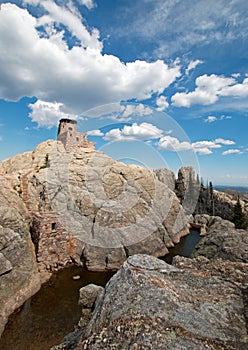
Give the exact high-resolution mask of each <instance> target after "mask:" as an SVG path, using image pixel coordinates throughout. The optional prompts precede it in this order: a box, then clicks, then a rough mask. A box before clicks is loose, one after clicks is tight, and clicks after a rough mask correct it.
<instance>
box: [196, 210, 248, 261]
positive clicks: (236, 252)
mask: <svg viewBox="0 0 248 350" xmlns="http://www.w3.org/2000/svg"><path fill="white" fill-rule="evenodd" d="M195 220H196V222H199V223H203V222H204V223H205V225H206V226H207V227H208V230H207V234H206V236H205V237H203V239H202V240H201V241H200V242H199V243H198V245H197V246H196V248H195V250H194V252H193V254H192V256H193V257H196V256H199V255H203V256H205V257H207V258H209V259H214V258H222V259H223V260H230V261H237V262H245V263H248V230H238V229H235V226H234V224H233V223H231V222H230V221H228V220H223V219H221V218H220V217H218V216H208V215H196V217H195Z"/></svg>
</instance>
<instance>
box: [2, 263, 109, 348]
mask: <svg viewBox="0 0 248 350" xmlns="http://www.w3.org/2000/svg"><path fill="white" fill-rule="evenodd" d="M75 275H79V276H80V279H78V280H74V279H73V276H75ZM111 276H112V274H111V273H107V272H101V273H99V272H89V271H86V270H84V269H82V268H80V267H76V266H73V267H70V268H67V269H64V270H63V271H59V272H58V273H56V274H54V275H53V277H52V278H51V279H50V280H49V281H48V282H47V283H46V284H44V285H43V286H42V288H41V289H40V291H39V292H38V293H37V294H35V295H34V296H33V297H32V298H30V299H29V300H27V301H26V303H25V304H24V305H23V306H22V307H21V308H19V310H17V311H16V312H15V313H14V314H13V315H11V316H10V318H9V322H8V324H7V326H6V329H5V331H4V333H3V335H2V338H1V339H0V349H1V350H46V349H50V347H51V346H52V345H55V344H58V343H59V342H60V341H61V340H62V339H63V337H64V336H65V335H66V334H68V333H69V332H71V331H73V328H74V327H73V326H74V325H75V324H77V322H78V320H79V318H80V312H81V308H80V307H79V306H78V291H79V289H80V288H81V287H82V286H85V285H87V284H89V283H95V284H98V285H102V286H104V285H105V284H106V283H107V281H108V280H109V278H110V277H111Z"/></svg>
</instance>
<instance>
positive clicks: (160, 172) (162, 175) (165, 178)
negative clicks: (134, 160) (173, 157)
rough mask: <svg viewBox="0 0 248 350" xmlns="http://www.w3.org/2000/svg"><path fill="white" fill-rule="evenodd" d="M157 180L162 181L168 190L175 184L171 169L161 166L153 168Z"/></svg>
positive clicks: (173, 187) (172, 188)
mask: <svg viewBox="0 0 248 350" xmlns="http://www.w3.org/2000/svg"><path fill="white" fill-rule="evenodd" d="M154 173H155V175H156V176H157V178H158V180H159V181H161V182H163V183H164V184H165V185H166V186H168V187H169V189H170V190H172V191H174V190H175V186H176V177H175V174H174V173H173V171H171V170H168V169H165V168H162V169H156V170H154Z"/></svg>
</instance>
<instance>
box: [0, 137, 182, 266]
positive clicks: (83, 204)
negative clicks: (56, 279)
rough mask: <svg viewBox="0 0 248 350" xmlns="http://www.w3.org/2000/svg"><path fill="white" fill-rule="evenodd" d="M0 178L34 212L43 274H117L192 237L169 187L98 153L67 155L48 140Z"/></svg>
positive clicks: (6, 165)
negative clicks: (65, 270)
mask: <svg viewBox="0 0 248 350" xmlns="http://www.w3.org/2000/svg"><path fill="white" fill-rule="evenodd" d="M0 173H2V174H4V176H5V177H7V178H8V181H9V183H10V185H11V186H12V188H13V189H15V190H16V192H17V194H19V196H20V198H21V199H22V201H23V202H24V204H25V205H26V208H27V209H28V212H29V215H30V217H31V220H32V222H31V226H32V227H31V231H32V238H33V242H34V244H35V247H36V253H37V259H38V263H39V269H40V271H49V272H51V271H54V270H57V269H59V268H62V267H63V266H65V265H67V264H69V263H72V262H74V263H75V262H76V263H78V264H81V263H83V264H84V265H85V266H86V267H87V268H88V269H90V270H105V269H113V270H115V269H118V268H120V266H121V264H122V263H123V261H124V260H125V259H126V258H127V256H129V255H132V254H135V253H147V254H151V255H154V256H161V255H164V254H166V253H167V252H168V249H167V248H168V247H170V246H173V245H174V243H176V242H178V241H179V240H180V237H181V236H183V235H185V234H187V233H188V231H189V227H188V224H187V221H188V218H187V216H186V215H185V212H184V209H183V207H182V206H181V205H180V202H179V200H178V198H177V197H176V195H175V193H174V192H173V191H172V190H171V189H170V188H169V187H168V186H167V185H168V184H165V183H163V182H161V181H159V180H158V179H157V177H156V176H155V174H154V173H153V172H152V171H149V170H147V169H144V168H142V167H139V166H137V165H125V164H123V163H120V162H116V161H114V160H113V159H111V158H109V157H108V156H107V155H105V154H103V153H101V152H98V151H96V150H94V148H83V147H81V148H80V147H78V148H76V149H75V150H74V151H73V152H71V153H68V152H66V151H65V149H64V147H63V144H62V143H61V142H60V141H57V142H56V141H51V140H48V141H46V142H43V143H42V144H40V145H38V146H37V147H36V149H35V150H34V151H33V152H30V153H25V154H23V155H18V156H16V157H13V158H10V159H8V160H6V161H4V162H2V164H1V166H0ZM170 186H171V185H170Z"/></svg>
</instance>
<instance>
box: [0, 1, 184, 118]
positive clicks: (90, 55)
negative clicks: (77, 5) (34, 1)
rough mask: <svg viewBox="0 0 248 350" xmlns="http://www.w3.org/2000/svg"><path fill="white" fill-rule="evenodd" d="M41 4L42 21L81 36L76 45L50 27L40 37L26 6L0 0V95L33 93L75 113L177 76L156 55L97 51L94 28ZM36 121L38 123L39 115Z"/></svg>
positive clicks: (145, 93) (159, 87)
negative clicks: (132, 57)
mask: <svg viewBox="0 0 248 350" xmlns="http://www.w3.org/2000/svg"><path fill="white" fill-rule="evenodd" d="M42 4H43V5H44V6H46V7H47V9H48V10H47V11H48V14H47V16H48V17H49V18H43V19H44V22H46V21H47V22H49V21H52V22H53V21H55V22H60V24H63V22H64V23H65V24H64V25H65V26H66V27H67V29H68V30H70V31H71V32H72V33H73V35H75V36H78V37H79V36H80V35H81V36H82V37H81V39H80V40H81V41H82V45H81V46H80V45H79V46H72V47H69V46H68V45H67V43H66V41H65V40H64V37H63V32H54V30H55V29H54V28H53V30H52V31H51V32H48V33H47V35H46V36H44V35H43V36H42V35H41V33H40V32H39V31H38V29H37V25H38V20H37V18H35V17H34V16H32V15H31V14H30V13H29V12H28V10H27V9H22V8H20V7H18V6H16V5H14V4H10V3H6V4H2V5H1V11H0V52H1V55H0V76H1V79H0V98H2V99H6V100H12V101H13V100H14V101H15V100H18V99H20V98H22V97H23V96H30V97H32V96H36V97H37V99H38V100H41V101H47V102H48V103H54V101H56V102H57V103H62V104H63V112H64V113H68V114H76V115H78V114H81V113H82V112H84V111H86V110H87V109H90V108H93V107H96V106H99V105H103V104H107V103H114V102H119V101H125V100H128V99H137V100H143V99H148V98H150V97H151V96H152V95H153V94H154V93H158V94H161V93H163V91H164V90H165V89H166V88H167V87H168V86H169V85H170V84H171V83H173V82H174V81H175V80H176V78H177V77H179V76H180V75H181V73H180V67H179V66H175V65H173V66H169V65H167V64H166V63H165V62H164V61H162V60H157V61H154V62H146V61H142V60H136V61H134V62H127V63H123V62H121V61H120V59H119V58H118V57H116V56H114V55H108V54H102V52H101V50H100V49H101V42H100V41H99V40H98V34H97V32H94V31H91V32H89V31H87V29H86V27H83V26H84V25H83V24H82V19H81V18H80V17H79V15H77V14H74V13H72V12H70V11H69V10H68V8H65V7H62V8H60V9H58V8H57V5H56V4H54V3H53V2H52V1H49V0H47V1H42ZM41 18H42V17H41ZM39 21H41V19H39ZM85 46H87V47H85ZM34 108H35V107H34ZM33 120H35V118H34V119H33ZM36 121H37V122H38V124H39V125H44V122H43V120H41V121H39V120H38V119H37V120H36ZM50 124H51V123H50V122H49V124H48V125H50Z"/></svg>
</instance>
